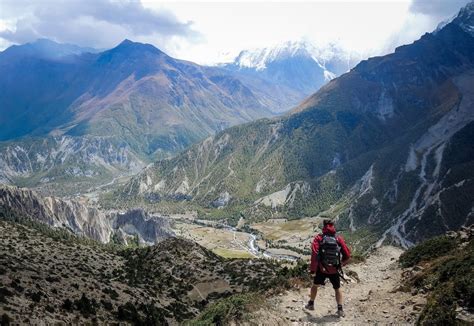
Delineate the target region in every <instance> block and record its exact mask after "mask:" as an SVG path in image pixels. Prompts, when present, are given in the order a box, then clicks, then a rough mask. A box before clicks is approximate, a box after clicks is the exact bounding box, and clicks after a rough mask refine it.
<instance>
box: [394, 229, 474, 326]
mask: <svg viewBox="0 0 474 326" xmlns="http://www.w3.org/2000/svg"><path fill="white" fill-rule="evenodd" d="M400 264H401V265H402V266H405V267H412V266H416V265H418V264H421V266H422V270H421V272H420V273H417V274H415V275H414V276H412V277H411V278H409V279H408V280H407V281H406V284H405V286H406V287H407V288H408V289H409V288H411V287H415V288H419V289H424V290H427V291H429V296H428V302H427V305H426V306H425V307H424V309H423V311H422V312H421V315H420V317H419V319H418V322H417V324H419V325H462V324H464V323H465V322H463V321H462V320H459V319H457V318H456V309H457V308H458V307H463V308H464V309H467V310H468V311H470V312H471V313H472V312H473V311H474V239H471V240H470V241H467V242H461V243H460V241H459V240H455V239H450V238H447V237H445V236H442V237H437V238H434V239H431V240H428V241H425V242H424V243H422V244H420V245H418V246H415V247H413V248H411V249H409V250H408V251H407V252H406V253H404V254H403V255H402V256H401V257H400Z"/></svg>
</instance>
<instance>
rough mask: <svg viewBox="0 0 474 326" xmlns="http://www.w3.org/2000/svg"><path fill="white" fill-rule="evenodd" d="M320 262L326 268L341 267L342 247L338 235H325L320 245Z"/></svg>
mask: <svg viewBox="0 0 474 326" xmlns="http://www.w3.org/2000/svg"><path fill="white" fill-rule="evenodd" d="M319 261H320V262H321V263H322V264H323V266H325V267H329V266H331V267H339V266H340V265H341V246H340V245H339V243H338V242H337V239H336V235H327V234H325V235H323V240H322V241H321V243H320V245H319Z"/></svg>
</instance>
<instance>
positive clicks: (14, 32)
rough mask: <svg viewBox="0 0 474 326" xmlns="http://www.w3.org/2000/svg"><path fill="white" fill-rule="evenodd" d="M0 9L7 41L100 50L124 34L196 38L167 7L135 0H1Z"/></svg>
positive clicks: (0, 35) (157, 39) (164, 39)
mask: <svg viewBox="0 0 474 326" xmlns="http://www.w3.org/2000/svg"><path fill="white" fill-rule="evenodd" d="M0 12H1V14H0V20H1V21H2V22H3V24H0V27H3V26H4V27H3V28H2V29H1V30H0V38H3V39H4V40H6V41H8V42H11V43H24V42H28V41H33V40H35V39H37V38H50V39H53V40H56V41H59V42H69V43H76V44H79V45H83V46H85V45H86V46H94V47H99V48H103V47H110V46H113V45H115V44H116V43H117V42H119V41H120V40H123V39H124V38H131V39H137V38H143V37H148V38H150V39H152V40H153V41H154V43H157V42H161V43H166V42H167V41H169V40H171V39H173V38H184V39H188V40H193V39H196V38H199V36H200V35H199V33H198V32H196V31H195V30H194V29H193V27H192V22H190V21H185V22H183V21H179V20H178V19H177V18H176V17H175V15H174V14H173V13H172V12H171V11H169V10H165V9H162V10H159V11H156V10H151V9H148V8H146V7H144V6H143V5H142V3H141V2H140V1H134V0H128V1H113V0H48V1H35V0H2V1H1V4H0ZM2 25H3V26H2Z"/></svg>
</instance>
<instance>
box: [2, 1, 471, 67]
mask: <svg viewBox="0 0 474 326" xmlns="http://www.w3.org/2000/svg"><path fill="white" fill-rule="evenodd" d="M469 1H470V0H391V1H390V0H373V1H370V0H366V1H356V0H345V1H338V0H326V1H307V2H270V1H266V2H263V1H262V2H256V1H241V2H229V1H219V2H202V1H174V2H159V1H152V0H142V1H139V0H131V1H129V0H119V1H115V0H0V49H4V48H6V47H8V46H9V45H11V44H21V43H25V42H30V41H33V40H35V39H37V38H49V39H52V40H55V41H57V42H62V43H73V44H78V45H81V46H90V47H95V48H101V49H105V48H110V47H113V46H115V45H116V44H118V43H119V42H120V41H121V40H123V39H125V38H129V39H131V40H135V41H141V42H147V43H152V44H154V45H155V46H157V47H159V48H160V49H162V50H164V51H166V52H167V53H169V54H170V55H172V56H175V57H178V58H181V59H188V60H191V61H195V62H198V63H213V62H217V61H222V60H225V59H228V58H231V57H234V56H236V55H237V54H238V52H239V51H240V50H242V49H247V48H256V47H265V46H272V45H274V44H277V43H279V42H284V41H289V40H301V39H305V40H309V41H311V42H312V43H314V44H315V45H324V44H327V43H329V42H332V43H338V44H340V45H341V46H343V47H344V48H346V49H350V50H354V51H358V52H362V53H366V54H367V55H374V54H383V53H387V52H389V51H392V50H393V48H394V47H395V46H398V45H401V44H406V43H409V42H412V41H414V40H416V39H418V38H419V37H420V36H421V35H422V34H424V33H425V32H430V31H432V30H433V29H434V28H436V26H437V25H438V23H439V22H441V21H443V20H445V19H447V18H449V17H451V16H453V15H454V14H455V13H456V12H457V11H458V10H459V8H461V7H462V6H463V5H465V4H466V3H468V2H469Z"/></svg>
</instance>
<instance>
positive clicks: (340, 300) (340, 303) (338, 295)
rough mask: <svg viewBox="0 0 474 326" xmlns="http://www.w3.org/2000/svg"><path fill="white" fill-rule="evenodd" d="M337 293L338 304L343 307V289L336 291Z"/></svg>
mask: <svg viewBox="0 0 474 326" xmlns="http://www.w3.org/2000/svg"><path fill="white" fill-rule="evenodd" d="M334 291H335V292H336V302H337V304H338V305H342V290H341V288H339V289H336V290H334Z"/></svg>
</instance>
